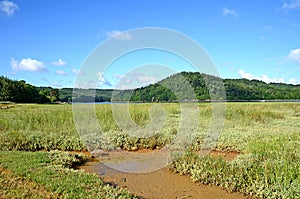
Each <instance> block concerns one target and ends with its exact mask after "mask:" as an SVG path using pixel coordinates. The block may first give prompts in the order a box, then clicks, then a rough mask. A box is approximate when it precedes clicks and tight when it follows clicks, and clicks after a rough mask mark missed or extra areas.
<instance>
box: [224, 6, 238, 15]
mask: <svg viewBox="0 0 300 199" xmlns="http://www.w3.org/2000/svg"><path fill="white" fill-rule="evenodd" d="M229 15H231V16H235V17H238V14H237V12H236V11H235V10H234V9H229V8H227V7H223V16H224V17H226V16H229Z"/></svg>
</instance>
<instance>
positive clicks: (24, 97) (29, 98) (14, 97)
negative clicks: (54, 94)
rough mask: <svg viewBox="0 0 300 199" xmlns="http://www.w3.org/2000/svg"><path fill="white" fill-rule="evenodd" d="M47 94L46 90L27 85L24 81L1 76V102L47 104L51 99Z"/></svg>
mask: <svg viewBox="0 0 300 199" xmlns="http://www.w3.org/2000/svg"><path fill="white" fill-rule="evenodd" d="M46 94H47V92H45V91H44V90H41V89H38V88H37V87H35V86H32V85H30V84H27V83H26V82H25V81H23V80H21V81H13V80H10V79H8V78H5V77H1V76H0V101H11V102H17V103H47V102H50V99H49V98H48V96H47V95H46ZM49 95H50V93H49ZM49 97H50V96H49Z"/></svg>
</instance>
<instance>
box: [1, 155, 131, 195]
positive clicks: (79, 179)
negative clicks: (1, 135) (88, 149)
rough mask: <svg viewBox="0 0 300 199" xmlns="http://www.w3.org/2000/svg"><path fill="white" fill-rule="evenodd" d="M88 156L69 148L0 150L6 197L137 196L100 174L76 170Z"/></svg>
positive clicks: (2, 191) (3, 189)
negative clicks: (104, 179) (35, 150)
mask: <svg viewBox="0 0 300 199" xmlns="http://www.w3.org/2000/svg"><path fill="white" fill-rule="evenodd" d="M85 158H86V157H84V156H80V155H74V154H73V155H71V154H69V153H67V152H60V151H50V152H34V153H33V152H21V151H5V152H0V162H1V165H0V171H1V173H0V176H1V177H0V184H1V189H0V195H1V197H3V198H120V199H121V198H122V199H126V198H134V197H133V196H132V195H131V194H130V193H129V192H128V191H126V190H123V189H116V188H113V187H112V186H110V185H106V184H104V183H103V182H102V181H101V179H100V178H99V177H98V176H96V175H91V174H87V173H84V172H83V171H81V170H73V169H72V166H73V165H74V164H79V163H80V162H81V161H83V160H84V159H85Z"/></svg>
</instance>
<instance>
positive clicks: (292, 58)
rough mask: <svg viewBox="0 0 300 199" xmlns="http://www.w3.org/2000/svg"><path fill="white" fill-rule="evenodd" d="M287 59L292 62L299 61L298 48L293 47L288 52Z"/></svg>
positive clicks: (299, 53)
mask: <svg viewBox="0 0 300 199" xmlns="http://www.w3.org/2000/svg"><path fill="white" fill-rule="evenodd" d="M287 59H288V60H290V61H293V62H298V63H300V48H296V49H293V50H291V51H290V52H289V55H288V56H287Z"/></svg>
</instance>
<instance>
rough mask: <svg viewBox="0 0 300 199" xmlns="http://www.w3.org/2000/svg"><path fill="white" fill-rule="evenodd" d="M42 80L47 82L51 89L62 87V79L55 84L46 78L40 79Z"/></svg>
mask: <svg viewBox="0 0 300 199" xmlns="http://www.w3.org/2000/svg"><path fill="white" fill-rule="evenodd" d="M42 80H43V81H45V82H47V83H48V84H49V85H50V86H52V87H55V88H59V87H63V85H62V84H61V82H62V81H63V80H62V79H61V80H59V81H57V82H51V81H49V80H48V79H47V78H45V77H42Z"/></svg>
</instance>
